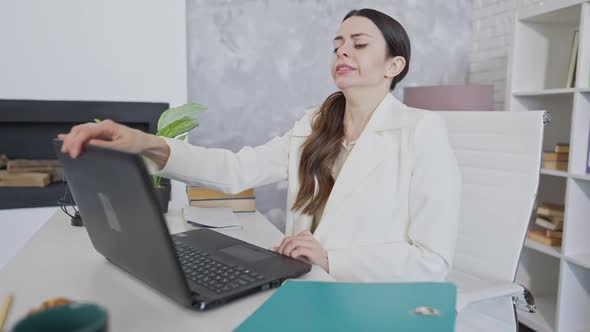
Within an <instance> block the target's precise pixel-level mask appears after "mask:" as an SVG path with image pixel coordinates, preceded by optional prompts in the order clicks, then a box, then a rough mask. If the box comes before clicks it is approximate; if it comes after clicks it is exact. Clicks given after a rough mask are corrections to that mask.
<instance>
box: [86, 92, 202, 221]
mask: <svg viewBox="0 0 590 332" xmlns="http://www.w3.org/2000/svg"><path fill="white" fill-rule="evenodd" d="M206 109H207V107H206V106H203V105H200V104H196V103H188V104H184V105H181V106H179V107H174V108H169V109H167V110H165V111H164V112H162V114H161V115H160V118H159V119H158V128H157V130H158V131H157V132H156V135H157V136H161V137H167V138H176V139H179V140H185V139H186V138H187V137H188V132H189V131H191V130H192V129H194V128H196V127H197V126H198V125H199V122H198V121H197V119H195V115H197V114H198V113H200V112H203V111H205V110H206ZM94 121H96V122H100V120H98V119H95V120H94ZM152 182H153V184H154V189H155V191H156V196H157V198H158V201H159V203H160V206H161V207H162V211H163V212H164V213H166V212H168V202H169V201H170V195H171V185H170V180H169V179H166V178H161V177H159V176H155V175H154V176H152Z"/></svg>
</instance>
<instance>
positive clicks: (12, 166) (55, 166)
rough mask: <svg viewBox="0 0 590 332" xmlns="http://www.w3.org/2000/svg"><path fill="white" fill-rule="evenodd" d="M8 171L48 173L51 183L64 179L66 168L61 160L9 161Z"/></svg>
mask: <svg viewBox="0 0 590 332" xmlns="http://www.w3.org/2000/svg"><path fill="white" fill-rule="evenodd" d="M6 170H7V171H8V172H9V173H48V174H49V175H50V178H49V180H50V181H51V182H60V181H62V180H63V178H64V168H63V165H62V163H61V162H60V161H59V160H54V159H50V160H33V159H8V160H7V161H6Z"/></svg>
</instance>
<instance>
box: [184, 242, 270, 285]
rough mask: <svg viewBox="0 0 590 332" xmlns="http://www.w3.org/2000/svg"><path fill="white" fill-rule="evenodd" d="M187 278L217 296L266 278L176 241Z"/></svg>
mask: <svg viewBox="0 0 590 332" xmlns="http://www.w3.org/2000/svg"><path fill="white" fill-rule="evenodd" d="M174 245H175V247H176V253H177V254H178V258H179V259H180V265H181V266H182V269H183V270H184V273H185V275H186V277H187V278H188V279H190V280H192V281H193V282H195V283H197V284H199V285H200V286H203V287H205V288H207V289H209V290H211V291H212V292H215V293H217V294H221V293H225V292H229V291H231V290H233V289H236V288H238V287H242V286H247V285H250V284H253V283H257V282H260V281H262V280H264V279H265V278H264V276H262V275H260V274H258V273H256V272H254V271H252V270H251V269H247V268H245V267H243V266H240V265H237V264H231V263H230V264H228V263H223V262H221V261H220V260H219V259H217V258H215V257H213V256H211V255H209V254H208V253H206V252H203V251H200V250H198V249H195V248H194V247H191V246H189V245H187V244H185V243H183V242H180V241H174Z"/></svg>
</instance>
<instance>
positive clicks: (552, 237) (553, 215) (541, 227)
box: [528, 202, 564, 246]
mask: <svg viewBox="0 0 590 332" xmlns="http://www.w3.org/2000/svg"><path fill="white" fill-rule="evenodd" d="M563 216H564V208H563V205H560V204H553V203H547V202H545V203H540V204H539V206H538V207H537V217H536V218H535V226H536V227H535V229H532V230H530V231H529V232H528V238H529V239H531V240H533V241H536V242H539V243H542V244H545V245H548V246H560V245H561V239H562V237H563V236H562V235H563Z"/></svg>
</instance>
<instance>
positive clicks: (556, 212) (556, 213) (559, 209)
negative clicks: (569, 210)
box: [537, 202, 565, 219]
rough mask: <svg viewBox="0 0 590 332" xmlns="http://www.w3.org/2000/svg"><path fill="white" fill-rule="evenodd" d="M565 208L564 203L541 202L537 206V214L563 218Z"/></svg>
mask: <svg viewBox="0 0 590 332" xmlns="http://www.w3.org/2000/svg"><path fill="white" fill-rule="evenodd" d="M564 210H565V208H564V206H563V204H555V203H549V202H541V203H539V205H538V206H537V215H540V216H544V217H557V218H562V219H563V216H564Z"/></svg>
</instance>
